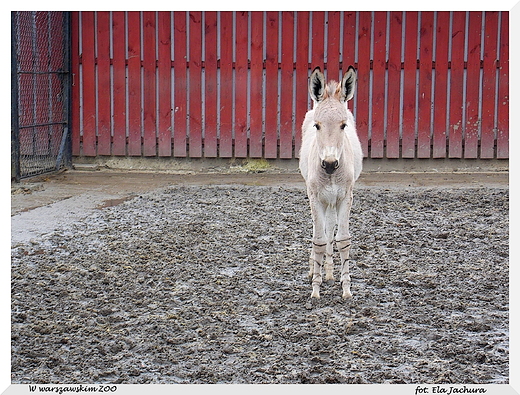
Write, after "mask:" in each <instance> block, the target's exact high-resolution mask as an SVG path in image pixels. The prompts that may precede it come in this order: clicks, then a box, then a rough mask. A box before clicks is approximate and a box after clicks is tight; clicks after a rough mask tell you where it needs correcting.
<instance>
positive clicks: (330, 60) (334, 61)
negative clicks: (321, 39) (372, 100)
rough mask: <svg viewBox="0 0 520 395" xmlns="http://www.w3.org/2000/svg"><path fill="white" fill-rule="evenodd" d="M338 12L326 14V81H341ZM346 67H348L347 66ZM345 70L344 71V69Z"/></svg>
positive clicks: (339, 14)
mask: <svg viewBox="0 0 520 395" xmlns="http://www.w3.org/2000/svg"><path fill="white" fill-rule="evenodd" d="M340 18H341V12H340V11H329V12H328V24H327V79H328V80H335V81H341V80H340V75H339V64H340V55H341V54H340V42H341V28H340V22H341V20H340ZM347 67H348V65H347ZM345 70H346V69H345Z"/></svg>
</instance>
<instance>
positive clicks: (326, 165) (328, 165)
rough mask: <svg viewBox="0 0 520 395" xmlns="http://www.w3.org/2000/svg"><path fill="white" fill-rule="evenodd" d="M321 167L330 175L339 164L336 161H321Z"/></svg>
mask: <svg viewBox="0 0 520 395" xmlns="http://www.w3.org/2000/svg"><path fill="white" fill-rule="evenodd" d="M321 167H322V168H323V169H325V172H326V173H327V174H332V173H334V172H335V171H336V169H337V168H338V167H339V162H338V161H337V160H322V161H321Z"/></svg>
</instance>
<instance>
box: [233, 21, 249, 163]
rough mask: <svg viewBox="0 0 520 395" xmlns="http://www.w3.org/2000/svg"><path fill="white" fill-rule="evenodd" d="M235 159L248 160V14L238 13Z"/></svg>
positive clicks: (236, 35)
mask: <svg viewBox="0 0 520 395" xmlns="http://www.w3.org/2000/svg"><path fill="white" fill-rule="evenodd" d="M235 15H236V17H235V18H236V32H235V46H236V50H235V54H236V55H235V56H236V61H235V157H236V158H247V67H248V66H247V61H248V59H247V52H248V51H247V46H248V41H247V24H248V19H249V16H248V13H247V12H245V11H240V12H236V14H235Z"/></svg>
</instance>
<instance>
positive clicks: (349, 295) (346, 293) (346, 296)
mask: <svg viewBox="0 0 520 395" xmlns="http://www.w3.org/2000/svg"><path fill="white" fill-rule="evenodd" d="M343 299H352V293H351V292H350V289H344V290H343Z"/></svg>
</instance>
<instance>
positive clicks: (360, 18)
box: [72, 11, 509, 159]
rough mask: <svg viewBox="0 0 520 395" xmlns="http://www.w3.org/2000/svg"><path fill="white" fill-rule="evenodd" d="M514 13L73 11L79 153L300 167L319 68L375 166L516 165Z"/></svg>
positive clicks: (75, 143)
mask: <svg viewBox="0 0 520 395" xmlns="http://www.w3.org/2000/svg"><path fill="white" fill-rule="evenodd" d="M508 18H509V13H508V12H506V11H503V12H476V11H471V12H448V11H446V12H410V11H407V12H395V11H392V12H347V11H338V12H332V11H328V12H321V11H320V12H318V11H314V12H301V11H298V12H278V11H275V12H261V11H254V12H228V11H226V12H216V11H211V12H200V11H194V12H184V11H175V12H148V11H146V12H136V11H133V12H73V13H72V35H73V37H72V45H73V48H72V52H73V74H74V78H73V84H74V85H73V127H72V133H73V136H72V137H73V154H74V155H77V156H97V155H119V156H125V155H126V156H161V157H164V156H166V157H169V156H173V157H192V158H198V157H208V158H212V157H222V158H229V157H237V158H245V157H252V158H259V157H265V158H294V157H298V151H299V147H300V138H301V131H300V125H301V122H302V121H303V118H304V114H305V112H306V111H307V109H308V108H309V105H310V102H309V99H308V92H307V79H308V76H309V74H310V72H311V70H312V69H313V68H314V67H315V66H320V67H322V69H324V70H325V72H326V75H327V77H328V78H331V79H339V78H341V76H342V73H343V71H345V70H346V69H347V68H348V66H349V65H351V64H352V65H354V66H355V67H356V69H357V71H358V85H357V91H356V95H355V97H354V99H353V100H352V101H351V102H350V104H349V106H350V108H351V109H352V110H353V112H354V115H355V116H356V121H357V125H358V133H359V136H360V139H361V141H362V145H363V150H364V153H365V156H367V157H370V158H385V157H386V158H499V159H501V158H508V157H509V149H508V142H509V126H508V117H509V99H508V97H509V93H508V73H509V68H508V64H509V40H508V34H509V20H508Z"/></svg>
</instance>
